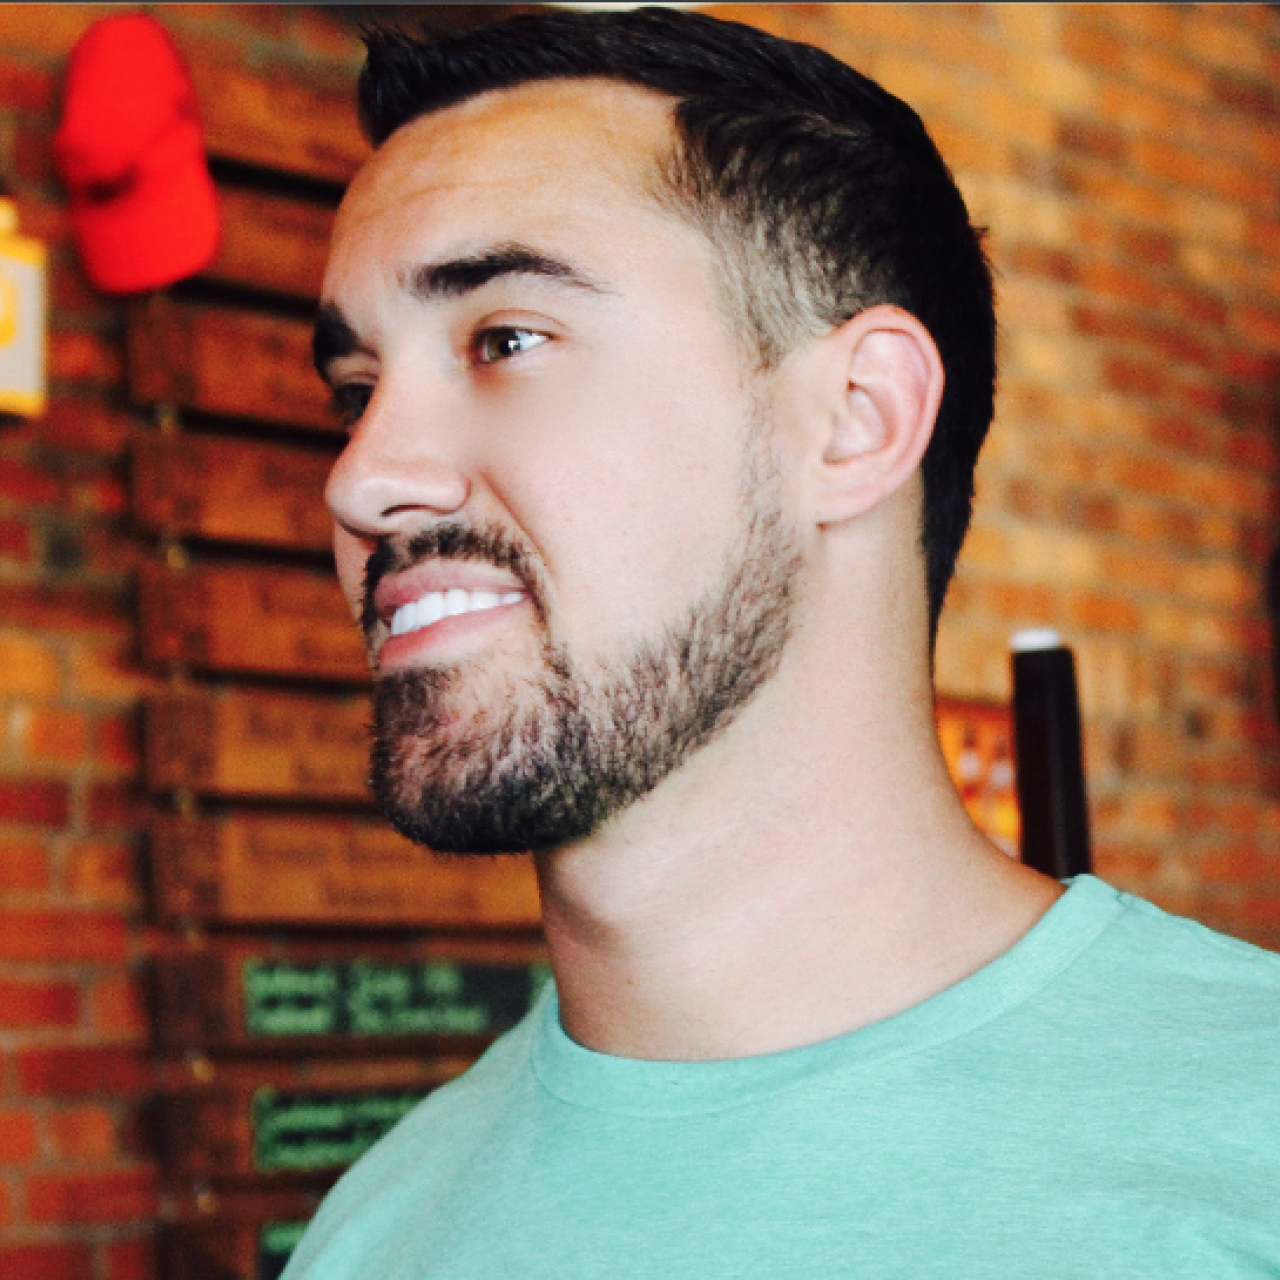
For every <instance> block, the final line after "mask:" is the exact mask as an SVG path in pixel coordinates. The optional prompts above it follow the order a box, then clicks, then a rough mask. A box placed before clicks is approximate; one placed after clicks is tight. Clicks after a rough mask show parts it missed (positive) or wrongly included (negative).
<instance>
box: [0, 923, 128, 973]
mask: <svg viewBox="0 0 1280 1280" xmlns="http://www.w3.org/2000/svg"><path fill="white" fill-rule="evenodd" d="M128 942H129V934H128V929H127V927H126V925H125V922H124V921H123V920H122V919H120V917H119V916H116V915H108V914H104V913H91V912H88V911H15V910H10V911H6V912H5V913H4V927H3V929H0V960H8V961H47V962H50V963H57V962H70V961H83V962H86V963H98V964H110V963H113V962H117V961H120V960H123V959H124V958H125V955H126V953H127V951H128Z"/></svg>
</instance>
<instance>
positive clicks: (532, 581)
mask: <svg viewBox="0 0 1280 1280" xmlns="http://www.w3.org/2000/svg"><path fill="white" fill-rule="evenodd" d="M423 560H480V561H483V562H485V563H486V564H492V565H495V566H496V567H497V568H499V569H504V570H506V571H507V572H508V573H510V574H511V575H512V576H513V577H514V578H516V580H517V581H518V582H519V583H520V585H521V587H523V588H524V590H525V591H527V592H528V593H529V596H530V598H531V599H532V600H533V604H534V607H535V608H536V609H537V610H538V612H539V613H541V611H542V605H541V601H542V592H541V591H540V589H539V588H540V581H539V577H538V574H537V571H536V569H535V568H534V563H533V557H532V556H531V555H530V554H529V552H528V551H526V550H525V548H524V547H522V546H521V545H520V544H519V543H518V542H516V541H515V539H513V538H512V537H511V536H510V535H509V534H508V533H507V532H506V530H505V529H502V528H501V527H499V526H498V525H494V524H486V525H470V524H464V523H462V522H461V521H456V520H455V521H449V522H447V523H444V524H437V525H432V526H431V527H429V528H427V529H421V530H419V531H418V532H417V533H415V534H414V535H413V537H411V538H410V539H409V540H408V542H405V543H399V544H398V543H396V542H393V541H392V540H391V539H390V538H383V539H381V540H380V541H379V542H378V545H377V546H376V547H375V548H374V549H373V553H372V554H371V555H370V556H369V559H368V560H367V561H366V562H365V567H364V593H363V597H362V600H361V605H360V626H361V628H362V629H363V631H364V633H365V635H366V636H372V635H373V632H374V629H375V628H376V627H377V625H378V611H377V609H376V608H375V606H374V593H375V592H376V591H377V589H378V584H379V583H380V582H381V581H382V580H383V578H385V577H386V576H387V575H388V574H389V573H403V572H404V571H405V570H406V569H412V568H413V567H414V565H416V564H420V563H421V562H422V561H423Z"/></svg>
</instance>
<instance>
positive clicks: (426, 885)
mask: <svg viewBox="0 0 1280 1280" xmlns="http://www.w3.org/2000/svg"><path fill="white" fill-rule="evenodd" d="M151 866H152V875H153V885H154V898H155V903H156V909H157V912H158V914H159V915H160V917H161V919H162V920H164V921H167V922H169V923H180V922H183V921H207V922H209V923H219V924H227V925H265V924H279V925H326V926H330V927H332V926H349V927H360V926H372V927H377V926H386V927H398V928H406V927H417V928H433V927H447V928H477V929H483V928H507V929H510V928H523V929H532V928H536V927H537V925H538V923H539V921H540V915H539V903H538V889H537V882H536V880H535V878H534V872H533V865H532V862H531V860H530V859H529V858H528V857H502V858H493V859H490V858H476V859H469V860H464V859H449V860H446V859H442V858H437V857H433V856H432V854H431V853H429V852H428V851H426V850H423V849H421V848H418V847H417V846H415V845H412V844H410V843H409V842H408V841H407V840H404V839H403V838H402V837H401V836H399V835H397V834H396V833H395V832H394V831H392V830H391V829H390V828H389V827H387V826H386V825H385V824H383V823H381V822H377V821H373V820H361V819H355V818H339V817H331V818H330V817H283V816H276V815H272V816H262V815H256V814H255V815H249V814H241V815H237V816H235V817H219V818H202V819H187V818H178V817H170V816H157V817H155V818H153V819H152V825H151Z"/></svg>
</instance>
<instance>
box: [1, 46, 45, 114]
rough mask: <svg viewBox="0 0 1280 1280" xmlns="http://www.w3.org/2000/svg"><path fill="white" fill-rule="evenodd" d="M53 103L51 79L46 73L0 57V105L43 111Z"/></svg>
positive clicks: (11, 59)
mask: <svg viewBox="0 0 1280 1280" xmlns="http://www.w3.org/2000/svg"><path fill="white" fill-rule="evenodd" d="M52 102H53V77H52V76H51V75H50V74H49V73H48V72H47V71H37V70H36V69H35V68H34V67H30V66H27V65H26V64H25V63H22V62H17V61H15V60H14V59H13V58H7V57H0V105H3V106H6V107H18V108H20V109H25V110H28V111H44V110H47V109H48V107H49V106H50V105H51V104H52Z"/></svg>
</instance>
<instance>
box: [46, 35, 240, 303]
mask: <svg viewBox="0 0 1280 1280" xmlns="http://www.w3.org/2000/svg"><path fill="white" fill-rule="evenodd" d="M53 146H54V154H55V156H56V157H57V162H58V169H59V171H60V172H61V174H62V178H63V181H64V182H65V183H66V185H67V189H68V191H69V193H70V195H71V225H72V230H73V231H74V233H75V238H76V244H77V245H78V246H79V249H80V255H81V257H82V258H83V259H84V265H85V269H86V271H87V272H88V274H89V279H90V280H92V281H93V283H94V284H95V285H96V286H97V287H98V288H99V289H102V290H103V291H104V292H106V293H139V292H141V291H143V290H146V289H158V288H162V287H164V286H165V285H169V284H173V283H174V282H175V281H177V280H181V279H183V278H184V277H185V276H189V275H193V274H194V273H195V272H197V271H201V270H203V269H204V268H205V267H207V266H208V265H209V264H210V262H212V261H213V259H214V256H215V255H216V254H217V251H218V197H217V192H216V191H215V190H214V186H213V179H212V178H211V177H210V176H209V167H208V165H207V163H206V162H205V155H204V135H203V133H202V131H201V128H200V112H199V103H198V101H197V99H196V92H195V88H194V86H193V85H192V83H191V77H190V75H189V74H188V73H187V69H186V66H185V64H184V63H183V61H182V56H181V55H180V54H179V53H178V50H177V48H176V47H175V46H174V43H173V41H172V39H171V38H170V36H169V33H168V32H167V31H166V30H165V29H164V27H162V26H161V25H160V24H159V23H158V22H157V21H156V20H155V19H154V18H150V17H147V16H146V15H145V14H141V13H130V14H120V15H118V16H115V17H110V18H104V19H103V20H102V21H101V22H97V23H95V24H94V25H93V26H92V27H90V28H89V30H88V31H86V32H85V33H84V35H83V36H81V38H80V40H79V41H78V42H77V44H76V47H75V48H74V49H73V50H72V53H71V62H70V66H69V67H68V69H67V84H66V101H65V105H64V107H63V114H62V123H61V125H60V126H59V128H58V132H57V135H56V136H55V137H54V140H53Z"/></svg>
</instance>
